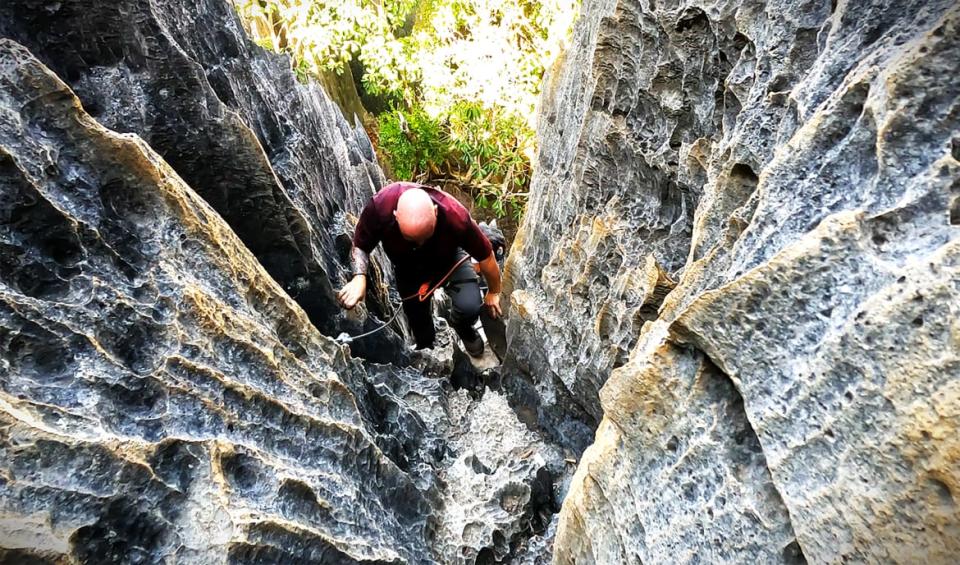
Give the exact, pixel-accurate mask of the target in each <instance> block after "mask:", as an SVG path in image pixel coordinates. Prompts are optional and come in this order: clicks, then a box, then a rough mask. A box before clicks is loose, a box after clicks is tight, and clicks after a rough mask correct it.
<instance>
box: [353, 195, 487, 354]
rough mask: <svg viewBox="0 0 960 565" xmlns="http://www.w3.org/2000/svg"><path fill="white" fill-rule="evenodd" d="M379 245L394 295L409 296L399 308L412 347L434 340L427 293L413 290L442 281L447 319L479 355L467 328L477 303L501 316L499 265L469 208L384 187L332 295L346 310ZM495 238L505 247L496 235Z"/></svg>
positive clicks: (446, 198) (475, 336)
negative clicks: (348, 272)
mask: <svg viewBox="0 0 960 565" xmlns="http://www.w3.org/2000/svg"><path fill="white" fill-rule="evenodd" d="M381 242H382V243H383V249H384V251H385V252H386V254H387V257H389V258H390V261H391V263H393V267H394V271H395V272H396V277H397V287H398V290H399V291H400V296H401V297H404V298H407V297H411V298H412V299H406V300H404V301H403V312H404V314H405V315H406V316H407V321H408V322H409V323H410V328H411V329H412V330H413V336H414V338H415V339H416V342H417V349H424V348H430V347H433V344H434V339H435V337H436V329H435V328H434V325H433V314H432V310H431V307H430V297H429V296H427V297H426V300H421V299H418V297H417V293H418V290H419V291H421V292H422V290H423V289H425V288H427V287H433V286H434V285H437V284H444V288H445V289H446V291H447V293H448V294H449V295H450V298H451V302H452V312H451V315H450V324H451V325H452V326H453V329H454V330H455V331H456V332H457V335H458V336H459V337H460V339H461V341H463V345H464V349H466V351H467V353H469V354H470V355H471V356H473V357H480V356H482V355H483V350H484V343H483V338H482V337H481V336H480V334H479V333H478V332H477V330H476V329H474V327H473V326H474V323H475V322H476V321H477V318H478V316H479V315H480V310H481V308H483V307H486V308H487V311H488V313H489V315H490V316H491V317H492V318H494V319H496V318H499V317H500V316H501V315H502V312H501V309H500V268H499V266H498V265H497V260H496V255H495V253H494V252H493V245H492V244H491V241H490V239H489V238H488V237H487V235H486V234H484V232H483V231H482V230H481V229H480V227H479V226H478V225H477V223H476V222H475V221H474V220H473V218H471V217H470V213H469V212H468V211H467V209H466V208H464V207H463V205H462V204H460V203H459V202H458V201H457V200H456V199H455V198H454V197H452V196H450V195H448V194H446V193H445V192H443V191H441V190H438V189H435V188H432V187H427V186H422V185H418V184H414V183H407V182H398V183H393V184H389V185H387V186H385V187H383V188H382V189H381V190H380V192H378V193H377V194H375V195H374V196H373V198H371V199H370V201H369V202H368V203H367V205H366V206H365V207H364V209H363V212H362V213H361V214H360V220H359V222H357V228H356V230H355V232H354V235H353V248H352V249H351V252H350V260H351V265H352V268H353V278H351V280H350V282H348V283H347V284H346V285H345V286H344V287H343V288H342V289H341V290H340V291H339V292H338V293H337V299H338V300H339V301H340V304H341V305H342V306H343V307H344V308H346V309H348V310H349V309H351V308H353V307H354V306H356V305H357V303H358V302H360V301H361V300H363V298H364V296H365V295H366V291H367V266H368V264H369V262H370V253H372V252H373V250H374V248H375V247H376V246H377V244H378V243H381ZM496 243H497V244H498V245H501V246H502V245H503V241H502V240H501V241H497V242H496ZM466 254H469V255H470V256H471V257H473V258H474V259H476V260H477V261H479V271H480V273H482V274H483V276H484V278H485V279H486V281H487V285H488V286H489V289H488V291H487V294H486V296H485V297H483V298H482V299H481V297H480V287H479V282H478V280H477V271H476V270H475V269H474V268H473V266H472V265H471V264H470V262H469V261H468V260H466V259H467V257H466ZM454 267H456V268H454ZM451 269H452V271H451ZM446 275H449V276H448V278H447V279H446V281H443V280H442V279H443V278H444V276H446ZM424 283H426V284H424Z"/></svg>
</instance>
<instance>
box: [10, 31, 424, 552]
mask: <svg viewBox="0 0 960 565" xmlns="http://www.w3.org/2000/svg"><path fill="white" fill-rule="evenodd" d="M0 73H2V74H0V77H2V78H0V84H2V85H3V87H2V88H0V97H2V98H0V108H2V110H0V111H2V116H3V118H2V119H0V148H2V149H0V156H2V160H0V170H2V172H0V187H2V192H0V194H2V199H3V206H2V210H3V217H2V221H0V226H2V227H0V230H2V231H0V241H2V245H3V254H2V257H3V261H4V265H3V269H2V277H3V279H2V283H0V340H2V343H3V347H2V349H3V351H4V352H5V353H4V356H3V359H2V361H0V382H2V391H0V419H2V421H3V424H2V426H0V430H2V436H0V450H2V451H3V455H2V457H0V461H2V464H0V476H2V477H3V481H2V486H0V506H2V508H3V517H4V519H3V521H2V525H0V546H3V547H4V548H7V549H10V550H16V551H21V552H24V553H30V554H32V555H37V556H40V557H44V558H49V559H61V558H65V557H67V556H69V557H70V558H71V559H73V560H76V561H82V562H96V563H104V562H155V561H161V560H164V559H177V560H183V561H190V562H223V561H226V560H231V561H234V562H277V561H297V562H330V563H334V562H336V563H341V562H360V561H362V562H384V563H387V562H401V561H407V562H410V561H412V562H420V561H423V560H425V559H429V558H430V551H429V548H428V547H427V546H426V544H425V543H424V539H425V535H426V534H425V532H426V530H427V527H428V524H427V519H428V517H429V515H430V511H429V508H430V506H429V502H428V498H427V496H426V493H424V492H422V491H421V490H420V489H418V488H417V486H416V485H415V484H414V481H413V480H412V479H411V477H410V476H409V475H408V474H406V473H405V472H403V470H402V469H400V468H399V467H398V466H397V465H396V464H395V463H394V462H393V461H391V460H390V459H389V458H388V457H387V456H386V455H385V454H384V452H383V451H382V450H380V449H379V448H378V447H377V445H376V443H375V442H374V440H373V437H372V436H371V435H370V434H369V433H368V432H367V431H366V430H365V422H364V420H363V419H362V418H361V414H360V412H359V411H358V409H357V405H356V402H355V399H354V395H353V394H352V393H351V392H350V389H349V388H348V387H347V386H346V385H345V384H344V381H345V380H350V379H353V380H357V379H361V380H362V379H364V378H365V376H364V375H363V369H362V367H361V366H360V365H359V364H358V363H356V362H352V361H350V360H349V358H348V357H347V356H345V354H344V351H343V350H341V348H340V347H339V346H337V345H336V344H334V343H333V342H332V341H331V340H329V339H327V338H325V337H323V336H322V335H321V334H320V333H318V332H317V331H316V330H315V329H314V328H313V326H312V325H310V323H309V322H308V320H307V318H306V315H305V314H304V312H303V310H302V309H300V308H299V307H298V306H297V305H296V303H295V302H293V301H292V300H291V299H290V298H289V297H288V296H287V295H286V294H285V293H284V292H283V290H282V289H281V288H280V286H279V285H278V284H277V283H276V282H275V281H274V280H273V279H272V278H270V277H269V275H268V274H267V273H266V271H265V270H264V269H263V267H262V266H261V265H260V264H259V263H258V262H257V261H256V259H255V258H254V257H253V255H252V254H251V253H250V252H249V251H248V250H247V249H246V248H245V247H244V246H243V244H242V243H241V242H240V240H239V239H238V238H237V237H236V235H234V233H233V232H232V231H231V230H230V229H229V227H228V226H227V225H226V224H225V223H224V222H223V221H222V220H221V219H220V217H219V216H218V215H217V214H216V212H215V211H214V210H213V209H212V208H210V207H209V206H208V205H207V204H206V203H205V202H204V201H203V200H202V199H201V198H199V197H198V196H197V194H196V193H194V192H193V191H192V190H191V189H190V188H189V187H188V186H187V185H186V184H185V183H184V182H183V180H182V179H181V178H180V177H179V176H178V175H177V174H176V173H175V172H174V171H173V170H172V169H171V168H170V166H169V165H167V164H166V163H165V162H164V161H163V160H162V159H161V158H160V156H159V155H158V154H157V153H155V152H154V151H152V150H151V149H150V148H149V147H148V146H147V144H146V143H145V142H144V141H143V140H141V139H139V138H138V137H136V136H135V135H131V134H117V133H114V132H112V131H110V130H107V129H105V128H104V127H103V126H101V125H99V124H98V123H97V122H95V121H94V120H93V119H92V118H91V117H90V116H88V115H87V114H85V113H84V112H83V110H82V109H81V107H80V103H79V101H78V100H77V99H76V98H75V97H74V96H73V94H72V93H71V92H70V90H69V89H68V87H67V86H66V85H65V84H64V83H62V82H60V81H59V79H57V78H56V76H55V75H53V74H52V73H51V72H50V71H49V70H47V69H46V68H45V67H44V66H43V65H42V64H40V63H39V62H38V61H37V60H36V59H35V58H33V56H32V55H31V54H30V53H29V52H28V51H27V50H26V49H25V48H23V47H22V46H19V45H17V44H15V43H13V42H11V41H9V40H0Z"/></svg>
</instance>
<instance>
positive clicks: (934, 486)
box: [504, 0, 960, 563]
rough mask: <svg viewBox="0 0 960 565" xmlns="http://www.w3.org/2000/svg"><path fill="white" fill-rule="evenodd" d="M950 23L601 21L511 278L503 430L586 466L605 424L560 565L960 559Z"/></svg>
mask: <svg viewBox="0 0 960 565" xmlns="http://www.w3.org/2000/svg"><path fill="white" fill-rule="evenodd" d="M958 20H960V10H958V7H957V5H956V3H955V2H952V1H948V0H942V1H925V0H915V1H908V2H890V1H886V0H860V1H856V2H828V1H814V2H809V1H803V2H800V1H792V0H780V1H776V2H753V1H749V0H746V1H745V0H735V1H734V0H729V1H723V0H721V1H693V2H685V3H681V4H676V3H664V2H651V1H646V0H634V1H630V0H607V1H603V0H602V1H598V2H592V3H588V4H585V6H584V9H583V14H582V16H581V18H580V21H579V23H578V25H577V29H576V31H575V36H574V40H573V45H572V47H571V49H570V51H569V52H568V54H567V55H566V60H565V61H563V62H562V63H561V64H560V65H559V66H558V67H557V68H555V69H554V70H553V72H552V76H551V79H550V81H549V83H548V87H547V89H546V91H545V97H544V113H543V115H542V116H541V123H540V126H539V133H540V136H541V150H540V154H539V162H538V164H539V171H538V173H537V175H536V177H535V179H534V181H533V189H532V194H531V201H530V204H529V212H528V215H527V217H526V218H525V220H524V224H523V226H522V227H521V230H520V232H519V233H518V235H517V239H516V242H517V243H516V245H515V246H514V248H513V249H512V250H511V255H510V259H509V262H508V271H509V272H508V283H509V289H510V291H511V305H510V327H509V332H508V340H509V343H508V349H509V351H508V354H507V361H506V362H505V372H504V386H505V388H506V389H507V390H511V391H512V396H511V401H512V402H513V403H514V404H515V405H517V406H518V407H520V408H524V407H527V408H528V410H529V412H528V414H527V416H528V418H527V420H528V422H529V423H530V425H532V426H541V427H543V428H546V429H547V430H550V431H553V433H554V434H556V435H560V436H561V440H563V437H564V436H565V437H566V439H567V441H568V445H571V446H573V447H576V446H577V444H578V443H580V441H581V440H580V438H582V436H583V435H585V434H588V433H589V431H590V430H592V428H593V426H594V425H595V424H596V422H597V421H599V422H600V423H599V425H598V426H597V430H596V436H595V439H594V443H593V445H592V446H591V447H590V448H589V449H588V450H587V451H586V452H585V453H584V455H583V459H582V461H581V462H580V465H579V467H578V471H577V475H576V476H575V477H574V480H573V483H572V485H571V489H570V493H569V495H568V497H567V498H566V500H565V502H564V507H563V510H562V511H561V515H560V519H559V524H558V528H557V535H556V540H555V542H554V551H555V554H554V559H555V561H556V562H560V563H568V562H577V563H611V562H646V563H650V562H689V563H695V562H702V561H709V562H731V563H733V562H775V561H777V562H791V561H794V560H802V559H806V560H809V561H810V562H815V563H825V562H839V561H851V562H874V563H880V562H901V563H915V562H936V563H944V562H949V561H950V560H951V556H954V555H956V554H957V552H958V550H960V548H958V547H957V545H956V542H957V540H958V539H960V536H958V535H957V529H958V528H960V510H958V509H957V506H956V505H955V504H954V499H955V496H956V494H955V493H956V492H957V490H956V489H957V485H958V481H960V465H958V462H957V460H956V457H955V456H954V454H955V453H956V442H955V440H954V438H955V437H957V431H958V430H957V428H958V425H960V421H958V420H957V414H958V413H960V397H958V395H957V391H956V390H955V389H956V383H957V382H958V379H957V377H958V376H960V375H958V367H960V364H958V360H957V354H958V353H957V352H958V351H960V343H958V339H957V335H958V331H960V330H958V328H957V322H956V320H957V308H956V304H957V293H958V291H960V288H958V286H957V281H958V280H960V274H958V272H957V245H958V242H960V227H958V226H960V163H958V160H960V151H958V149H957V148H958V147H960V141H958V137H957V131H958V126H960V87H958V85H957V82H956V81H955V80H952V78H951V77H953V76H954V75H955V73H956V65H957V63H956V62H957V61H958V60H960V45H958V41H957V37H958V35H957V31H958V29H957V28H958ZM650 258H652V260H653V261H655V266H656V267H657V269H660V270H662V271H663V273H664V275H663V276H657V277H640V279H641V280H640V281H638V282H636V283H635V284H634V285H632V286H631V285H624V284H623V282H622V281H624V280H625V279H626V277H630V276H631V275H632V273H636V272H637V271H638V270H640V266H641V265H645V264H646V262H647V261H650V260H651V259H650ZM672 281H676V285H675V287H674V285H673V283H672ZM658 286H659V287H660V291H659V292H654V289H656V288H657V287H658ZM648 296H657V298H656V299H650V298H645V297H648ZM642 303H646V304H647V312H650V311H651V310H653V315H649V314H648V315H644V316H641V315H638V314H639V312H638V305H639V304H642ZM633 312H638V314H632V313H633ZM609 313H614V315H613V318H610V317H609V316H610V314H609ZM624 313H626V314H624ZM604 319H606V320H608V321H607V322H606V323H598V322H599V321H600V320H604ZM611 319H612V320H614V321H615V323H610V321H609V320H611ZM628 321H632V322H633V323H627V322H628ZM531 383H532V384H531ZM545 383H549V385H548V384H545ZM604 383H606V384H604ZM601 387H603V388H602V392H600V390H601ZM601 415H602V420H601V419H600V417H601ZM678 458H679V459H678Z"/></svg>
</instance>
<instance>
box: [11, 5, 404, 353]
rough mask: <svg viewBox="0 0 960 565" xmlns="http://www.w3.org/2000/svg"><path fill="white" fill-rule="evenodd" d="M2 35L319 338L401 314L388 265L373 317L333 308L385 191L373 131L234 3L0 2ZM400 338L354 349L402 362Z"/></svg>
mask: <svg viewBox="0 0 960 565" xmlns="http://www.w3.org/2000/svg"><path fill="white" fill-rule="evenodd" d="M0 37H9V38H11V39H14V40H16V41H17V42H19V43H21V44H23V45H25V46H26V47H28V48H29V49H30V50H31V51H32V52H33V53H34V54H35V55H36V56H37V57H38V58H40V59H41V61H43V62H44V63H45V64H46V65H47V66H49V67H50V68H51V69H52V70H53V71H54V72H56V73H57V74H58V75H59V76H60V77H62V78H63V79H64V80H65V81H66V82H67V83H68V84H69V85H70V87H71V88H72V89H73V90H74V91H75V92H76V93H77V96H79V98H80V100H81V101H82V102H83V106H84V108H85V109H86V111H87V112H89V113H90V115H91V116H93V117H94V118H95V119H97V120H98V121H99V122H100V123H102V124H103V125H104V126H106V127H108V128H110V129H113V130H115V131H118V132H130V133H136V134H137V135H139V136H141V137H142V138H143V139H144V140H145V141H146V142H147V143H148V144H149V145H150V146H151V147H152V148H154V150H156V151H157V153H159V154H160V156H161V157H163V158H164V160H166V161H167V162H168V163H169V164H170V165H171V166H172V167H173V168H174V170H176V171H177V173H178V174H179V175H180V176H181V177H182V178H183V179H184V180H185V181H186V182H187V184H189V185H190V186H191V187H193V188H194V189H195V190H196V191H197V192H198V193H199V194H200V195H201V196H202V197H203V198H204V200H206V201H207V202H208V203H209V204H210V205H211V206H213V207H214V209H215V210H216V211H217V212H218V213H219V214H220V215H221V216H223V218H224V219H225V220H226V221H227V223H228V224H229V225H230V227H231V228H232V229H233V231H234V232H236V233H237V235H238V236H239V237H240V239H241V240H242V241H243V243H244V244H245V245H246V246H247V247H248V248H249V249H250V250H251V251H252V252H253V253H254V255H255V256H256V257H257V259H258V260H259V261H260V263H261V264H263V266H264V267H265V268H266V269H267V272H268V273H270V275H271V276H272V277H273V278H274V279H276V280H277V282H279V283H280V285H281V286H282V287H283V288H284V290H285V291H286V292H287V293H288V294H289V295H290V296H292V297H293V298H294V300H296V301H297V302H298V303H299V304H300V306H301V307H302V308H303V309H304V311H305V312H306V313H307V315H308V316H309V318H310V321H311V322H312V323H313V324H314V325H315V326H316V327H317V328H318V329H319V330H320V331H321V332H323V333H324V334H326V335H330V336H336V335H337V334H338V333H340V332H341V331H344V330H346V331H350V332H351V333H354V334H356V333H360V332H361V331H364V330H369V329H373V328H374V327H376V326H377V325H379V323H380V320H379V319H378V318H383V317H384V316H385V315H387V316H388V315H389V314H391V313H392V310H391V307H390V306H389V298H388V293H387V290H386V286H384V285H383V284H382V282H383V281H384V280H386V281H389V280H390V279H391V278H392V272H391V271H390V269H389V267H388V264H387V263H386V262H381V261H379V260H377V261H375V263H376V268H375V273H376V275H377V276H376V277H375V278H374V283H375V284H372V285H370V286H371V292H370V299H369V300H368V301H367V304H368V306H369V307H370V309H371V311H372V314H373V316H361V317H359V318H357V317H352V316H351V317H348V316H347V315H345V314H344V313H343V311H342V310H341V309H340V308H339V307H338V306H337V305H336V302H335V298H334V292H335V289H336V288H339V287H340V286H341V285H342V284H343V282H344V277H345V274H346V273H349V272H350V268H349V265H348V264H347V263H346V261H345V259H346V257H347V255H348V253H349V237H350V235H352V224H351V221H350V218H351V217H353V216H356V215H358V214H359V211H360V209H361V208H362V206H363V204H364V203H365V202H366V200H367V199H368V198H369V197H370V196H371V195H372V194H373V193H374V192H376V190H378V189H379V188H380V187H381V186H383V185H384V184H385V179H384V177H383V174H382V173H381V171H380V168H379V167H378V166H377V164H376V158H375V156H374V154H373V148H372V146H371V145H370V141H369V139H368V138H367V136H366V133H365V132H364V131H363V128H362V127H361V126H359V125H356V126H355V127H351V126H350V125H349V124H348V123H347V122H346V121H345V120H344V119H343V117H342V115H341V114H340V112H339V110H338V109H337V107H336V106H335V105H334V104H333V103H332V102H331V101H330V99H329V98H328V97H327V95H326V94H325V93H324V92H323V91H322V90H321V89H320V88H319V87H318V86H317V85H315V84H311V85H309V86H304V85H300V84H298V83H297V81H296V78H295V76H294V74H293V73H292V72H291V71H290V70H289V62H288V61H287V59H286V58H285V57H280V56H278V55H271V54H269V53H266V52H265V51H263V50H262V49H259V48H258V47H256V46H254V45H253V44H252V43H251V42H249V41H248V40H247V38H246V35H245V33H244V31H243V28H242V27H241V25H240V23H239V21H238V19H237V16H236V14H235V13H234V11H233V8H232V6H231V5H230V3H229V2H224V1H223V0H203V1H201V2H196V1H194V0H164V1H163V2H157V1H155V0H122V1H120V2H94V1H89V0H68V1H64V2H58V3H54V4H51V3H49V2H45V1H42V0H22V1H21V0H18V1H16V2H4V3H3V5H2V6H0ZM377 255H378V256H379V253H378V254H377ZM388 310H389V312H388ZM402 337H403V336H402V334H398V333H397V332H396V331H394V330H389V331H385V332H381V333H378V334H376V335H375V336H374V337H371V338H368V339H365V340H361V341H357V342H355V344H353V347H354V353H355V354H358V355H361V356H365V357H369V358H371V359H374V360H376V361H381V362H386V361H392V360H396V359H397V358H399V356H400V355H401V351H402Z"/></svg>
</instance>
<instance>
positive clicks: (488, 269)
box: [480, 253, 503, 320]
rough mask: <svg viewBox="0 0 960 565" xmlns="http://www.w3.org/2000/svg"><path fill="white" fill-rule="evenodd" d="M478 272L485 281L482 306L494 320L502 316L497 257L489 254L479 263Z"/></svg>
mask: <svg viewBox="0 0 960 565" xmlns="http://www.w3.org/2000/svg"><path fill="white" fill-rule="evenodd" d="M480 272H481V273H483V278H484V279H486V280H487V295H486V296H485V297H484V298H483V303H484V305H485V306H486V307H487V308H488V310H489V312H490V317H491V318H493V319H494V320H496V319H497V318H499V317H500V316H503V311H502V310H501V309H500V286H501V281H500V265H497V256H496V254H494V253H490V255H489V256H487V258H486V259H484V260H483V261H480Z"/></svg>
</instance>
